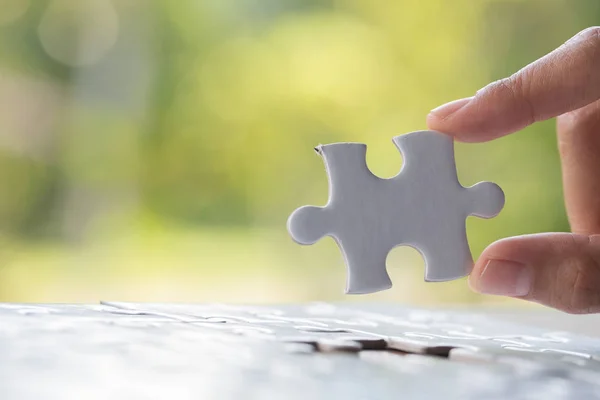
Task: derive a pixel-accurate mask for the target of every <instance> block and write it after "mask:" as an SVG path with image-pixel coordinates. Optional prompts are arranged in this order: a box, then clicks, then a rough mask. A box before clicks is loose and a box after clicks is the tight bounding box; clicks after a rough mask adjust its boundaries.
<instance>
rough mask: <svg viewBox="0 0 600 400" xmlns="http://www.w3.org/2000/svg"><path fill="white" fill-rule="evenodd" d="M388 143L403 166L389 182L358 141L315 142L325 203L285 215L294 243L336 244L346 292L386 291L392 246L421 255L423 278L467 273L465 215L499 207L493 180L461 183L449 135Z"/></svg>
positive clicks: (418, 135)
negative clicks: (324, 183) (372, 166)
mask: <svg viewBox="0 0 600 400" xmlns="http://www.w3.org/2000/svg"><path fill="white" fill-rule="evenodd" d="M393 141H394V143H395V145H396V147H397V148H398V149H399V151H400V152H401V153H402V155H403V157H404V163H403V165H402V168H401V170H400V172H399V173H398V174H397V175H396V176H394V177H392V178H389V179H382V178H379V177H377V176H375V175H374V174H373V173H372V172H371V171H370V170H369V168H368V167H367V164H366V145H364V144H360V143H334V144H329V145H321V146H319V147H318V148H317V152H318V153H319V154H320V155H321V156H322V157H323V160H324V163H325V167H326V170H327V174H328V177H329V201H328V203H327V204H326V205H325V206H323V207H316V206H304V207H300V208H299V209H297V210H296V211H294V212H293V213H292V215H290V218H289V219H288V224H287V227H288V231H289V233H290V235H291V236H292V238H293V239H294V240H295V241H296V242H298V243H300V244H304V245H307V244H313V243H315V242H317V241H318V240H320V239H321V238H323V237H324V236H331V237H332V238H333V239H334V240H335V241H336V243H337V244H338V246H339V247H340V249H341V251H342V254H343V256H344V259H345V262H346V265H347V270H348V278H347V286H346V293H349V294H361V293H371V292H375V291H380V290H385V289H389V288H390V287H391V286H392V282H391V280H390V278H389V275H388V273H387V270H386V258H387V255H388V253H389V252H390V251H391V250H392V249H393V248H395V247H397V246H410V247H413V248H415V249H416V250H417V251H419V252H420V253H421V255H422V256H423V258H424V260H425V280H426V281H447V280H452V279H457V278H460V277H463V276H465V275H468V274H469V273H470V272H471V269H472V266H473V259H472V257H471V252H470V249H469V245H468V242H467V237H466V226H465V222H466V218H467V217H468V216H469V215H474V216H477V217H481V218H491V217H494V216H496V215H497V214H498V213H499V212H500V210H501V209H502V208H503V206H504V193H503V192H502V189H500V187H499V186H498V185H496V184H494V183H491V182H480V183H478V184H475V185H473V186H471V187H463V186H462V185H461V184H460V183H459V182H458V177H457V174H456V164H455V161H454V143H453V140H452V138H451V137H450V136H447V135H444V134H442V133H439V132H435V131H418V132H412V133H409V134H406V135H401V136H397V137H395V138H394V139H393Z"/></svg>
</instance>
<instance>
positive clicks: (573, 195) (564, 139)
mask: <svg viewBox="0 0 600 400" xmlns="http://www.w3.org/2000/svg"><path fill="white" fill-rule="evenodd" d="M557 136H558V148H559V152H560V156H561V157H560V158H561V164H562V175H563V187H564V194H565V205H566V208H567V214H568V216H569V222H570V224H571V230H572V231H573V232H574V233H581V234H585V235H593V234H600V101H596V102H594V103H592V104H590V105H588V106H586V107H583V108H581V109H579V110H576V111H573V112H569V113H567V114H564V115H562V116H560V117H559V118H558V119H557ZM598 290H599V291H600V287H599V288H598Z"/></svg>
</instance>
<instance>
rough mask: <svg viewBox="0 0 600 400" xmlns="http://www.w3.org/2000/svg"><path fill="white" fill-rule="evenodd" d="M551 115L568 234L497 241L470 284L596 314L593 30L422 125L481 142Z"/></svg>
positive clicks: (597, 144)
mask: <svg viewBox="0 0 600 400" xmlns="http://www.w3.org/2000/svg"><path fill="white" fill-rule="evenodd" d="M553 117H558V118H557V132H558V147H559V152H560V157H561V164H562V175H563V185H564V193H565V204H566V209H567V214H568V217H569V222H570V224H571V230H572V232H573V233H543V234H534V235H525V236H518V237H512V238H507V239H502V240H499V241H497V242H495V243H493V244H491V245H490V246H489V247H488V248H487V249H485V250H484V252H483V253H482V254H481V257H480V258H479V259H478V260H477V262H476V263H475V267H474V269H473V272H472V274H471V276H470V277H469V284H470V286H471V288H472V289H473V290H475V291H478V292H481V293H487V294H496V295H504V296H511V297H516V298H520V299H524V300H530V301H534V302H538V303H541V304H545V305H547V306H550V307H554V308H557V309H560V310H563V311H566V312H570V313H595V312H600V27H593V28H588V29H586V30H584V31H582V32H580V33H579V34H577V35H576V36H574V37H573V38H571V39H570V40H569V41H567V42H566V43H565V44H563V45H562V46H561V47H559V48H558V49H556V50H554V51H553V52H551V53H550V54H548V55H546V56H544V57H542V58H541V59H539V60H537V61H535V62H533V63H532V64H530V65H528V66H526V67H525V68H523V69H522V70H520V71H518V72H517V73H515V74H514V75H512V76H510V77H509V78H505V79H502V80H500V81H497V82H493V83H491V84H490V85H488V86H486V87H484V88H483V89H481V90H479V91H478V92H477V93H476V94H475V96H473V97H469V98H466V99H460V100H456V101H453V102H451V103H448V104H445V105H443V106H440V107H438V108H436V109H434V110H432V111H431V113H430V114H429V115H428V117H427V124H428V126H429V128H430V129H435V130H438V131H441V132H445V133H448V134H450V135H452V136H454V137H455V138H456V139H457V140H459V141H463V142H483V141H488V140H492V139H495V138H498V137H501V136H504V135H508V134H510V133H513V132H515V131H517V130H520V129H522V128H524V127H526V126H528V125H530V124H532V123H534V122H537V121H541V120H546V119H549V118H553Z"/></svg>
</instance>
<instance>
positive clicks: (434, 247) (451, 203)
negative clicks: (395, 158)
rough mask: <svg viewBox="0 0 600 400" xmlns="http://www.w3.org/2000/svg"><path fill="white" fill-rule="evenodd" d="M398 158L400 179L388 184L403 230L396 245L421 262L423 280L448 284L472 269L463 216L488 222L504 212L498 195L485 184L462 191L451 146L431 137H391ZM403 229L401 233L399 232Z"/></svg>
mask: <svg viewBox="0 0 600 400" xmlns="http://www.w3.org/2000/svg"><path fill="white" fill-rule="evenodd" d="M393 141H394V144H395V145H396V147H397V148H398V150H400V152H401V153H402V156H403V159H404V163H403V165H402V169H401V170H400V173H399V174H398V175H396V176H395V177H394V178H392V179H393V180H394V181H396V182H397V184H396V185H394V186H395V187H396V188H397V190H398V192H397V194H396V195H395V196H393V197H394V198H396V199H399V200H398V206H397V207H398V209H399V211H398V214H397V220H398V221H402V224H403V225H404V226H409V227H410V231H409V232H403V233H402V235H399V234H397V239H401V237H400V236H404V237H406V238H409V240H405V241H402V242H401V241H398V242H397V245H398V246H402V245H409V246H411V247H413V248H415V249H417V250H418V251H419V252H420V253H421V255H422V256H423V259H424V261H425V280H426V281H428V282H437V281H448V280H452V279H457V278H460V277H463V276H466V275H468V274H469V273H470V272H471V269H472V267H473V258H472V256H471V251H470V249H469V243H468V241H467V231H466V219H467V217H468V216H469V215H475V216H478V217H483V218H491V217H493V216H495V215H497V214H498V213H499V212H500V210H501V209H502V207H503V206H504V193H503V192H502V189H500V187H499V186H498V185H496V184H494V183H491V182H480V183H478V184H476V185H474V186H472V187H469V188H465V187H463V186H462V185H461V184H460V182H459V181H458V176H457V173H456V162H455V159H454V141H453V139H452V138H451V137H450V136H448V135H444V134H442V133H439V132H434V131H419V132H413V133H409V134H406V135H401V136H396V137H395V138H394V139H393ZM405 229H406V228H405Z"/></svg>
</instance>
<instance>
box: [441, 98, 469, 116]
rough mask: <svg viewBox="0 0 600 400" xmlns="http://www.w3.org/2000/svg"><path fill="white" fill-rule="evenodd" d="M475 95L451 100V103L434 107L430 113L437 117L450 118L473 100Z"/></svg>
mask: <svg viewBox="0 0 600 400" xmlns="http://www.w3.org/2000/svg"><path fill="white" fill-rule="evenodd" d="M472 98H473V97H467V98H464V99H458V100H454V101H451V102H450V103H446V104H443V105H441V106H439V107H437V108H434V109H433V110H431V111H430V114H434V115H435V116H436V117H437V118H441V119H444V118H448V117H449V116H450V115H452V114H454V113H455V112H457V111H458V110H460V109H461V108H463V107H464V106H466V105H467V104H469V102H470V101H471V99H472Z"/></svg>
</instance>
